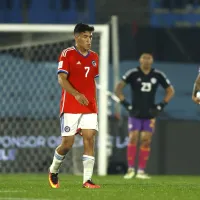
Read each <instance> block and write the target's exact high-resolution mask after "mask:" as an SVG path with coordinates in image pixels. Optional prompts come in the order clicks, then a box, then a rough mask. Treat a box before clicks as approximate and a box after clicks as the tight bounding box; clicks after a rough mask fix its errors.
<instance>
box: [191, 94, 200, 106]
mask: <svg viewBox="0 0 200 200" xmlns="http://www.w3.org/2000/svg"><path fill="white" fill-rule="evenodd" d="M192 100H193V101H194V103H196V104H200V99H199V98H197V97H195V96H192Z"/></svg>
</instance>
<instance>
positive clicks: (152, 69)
mask: <svg viewBox="0 0 200 200" xmlns="http://www.w3.org/2000/svg"><path fill="white" fill-rule="evenodd" d="M137 68H138V70H139V72H140V73H142V74H143V75H145V76H148V75H149V74H151V73H152V72H153V71H154V68H151V71H150V72H149V73H148V74H145V73H144V72H143V71H142V70H141V68H140V66H138V67H137Z"/></svg>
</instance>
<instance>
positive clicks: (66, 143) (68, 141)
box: [49, 113, 81, 188]
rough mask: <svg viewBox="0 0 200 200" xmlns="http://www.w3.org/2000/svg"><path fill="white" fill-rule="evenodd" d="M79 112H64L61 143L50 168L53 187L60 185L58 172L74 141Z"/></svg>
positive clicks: (50, 181)
mask: <svg viewBox="0 0 200 200" xmlns="http://www.w3.org/2000/svg"><path fill="white" fill-rule="evenodd" d="M80 116H81V115H79V114H66V113H65V114H63V115H62V116H61V119H60V124H61V135H62V141H61V144H60V145H59V146H58V147H57V148H56V150H55V153H54V157H53V161H52V164H51V166H50V168H49V183H50V185H51V187H52V188H58V187H59V181H58V172H59V169H60V166H61V165H62V163H63V161H64V159H65V156H66V154H67V153H68V152H69V150H70V149H71V147H72V146H73V143H74V137H75V133H76V130H77V127H78V122H79V118H80Z"/></svg>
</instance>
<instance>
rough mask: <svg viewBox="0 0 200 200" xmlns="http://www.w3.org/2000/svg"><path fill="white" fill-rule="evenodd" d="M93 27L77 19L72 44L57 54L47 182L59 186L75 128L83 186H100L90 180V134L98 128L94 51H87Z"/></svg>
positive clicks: (92, 151) (91, 168) (96, 59)
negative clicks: (56, 124)
mask: <svg viewBox="0 0 200 200" xmlns="http://www.w3.org/2000/svg"><path fill="white" fill-rule="evenodd" d="M93 32H94V27H92V26H89V25H87V24H82V23H79V24H77V25H76V26H75V28H74V38H75V42H76V44H75V46H73V47H70V48H67V49H64V50H63V51H62V53H61V55H60V58H59V64H58V82H59V84H60V86H61V88H62V96H61V101H60V124H61V135H62V141H61V144H60V145H59V146H58V147H57V148H56V150H55V154H54V158H53V162H52V164H51V166H50V168H49V171H50V172H49V183H50V185H51V187H52V188H58V187H59V180H58V172H59V168H60V166H61V164H62V162H63V160H64V158H65V155H66V154H67V153H68V151H69V150H70V149H71V147H72V146H73V143H74V138H75V134H76V133H77V130H78V131H80V130H81V133H82V136H83V144H84V153H83V157H82V158H83V187H85V188H100V186H99V185H96V184H94V183H93V182H92V174H93V168H94V162H95V157H94V138H95V134H96V131H97V130H98V121H97V102H96V101H97V100H96V85H95V78H96V77H98V76H99V70H98V67H99V66H98V64H99V61H98V54H97V53H95V52H93V51H91V50H90V48H91V43H92V34H93Z"/></svg>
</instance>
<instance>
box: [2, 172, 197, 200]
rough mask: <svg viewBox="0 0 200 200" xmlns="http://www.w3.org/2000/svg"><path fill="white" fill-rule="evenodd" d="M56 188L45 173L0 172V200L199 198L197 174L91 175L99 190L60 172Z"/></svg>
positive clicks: (182, 199)
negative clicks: (146, 176) (141, 177)
mask: <svg viewBox="0 0 200 200" xmlns="http://www.w3.org/2000/svg"><path fill="white" fill-rule="evenodd" d="M59 177H60V188H59V189H52V188H50V187H49V184H48V178H47V175H46V174H17V175H16V174H9V175H6V174H5V175H0V200H90V199H91V200H112V199H113V200H129V199H130V200H199V199H200V177H198V176H153V177H152V179H151V180H138V179H131V180H124V179H123V177H122V176H106V177H98V176H94V177H93V180H94V181H95V182H96V183H98V184H100V185H101V189H93V190H92V189H85V188H82V177H81V176H72V175H66V174H60V176H59Z"/></svg>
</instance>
